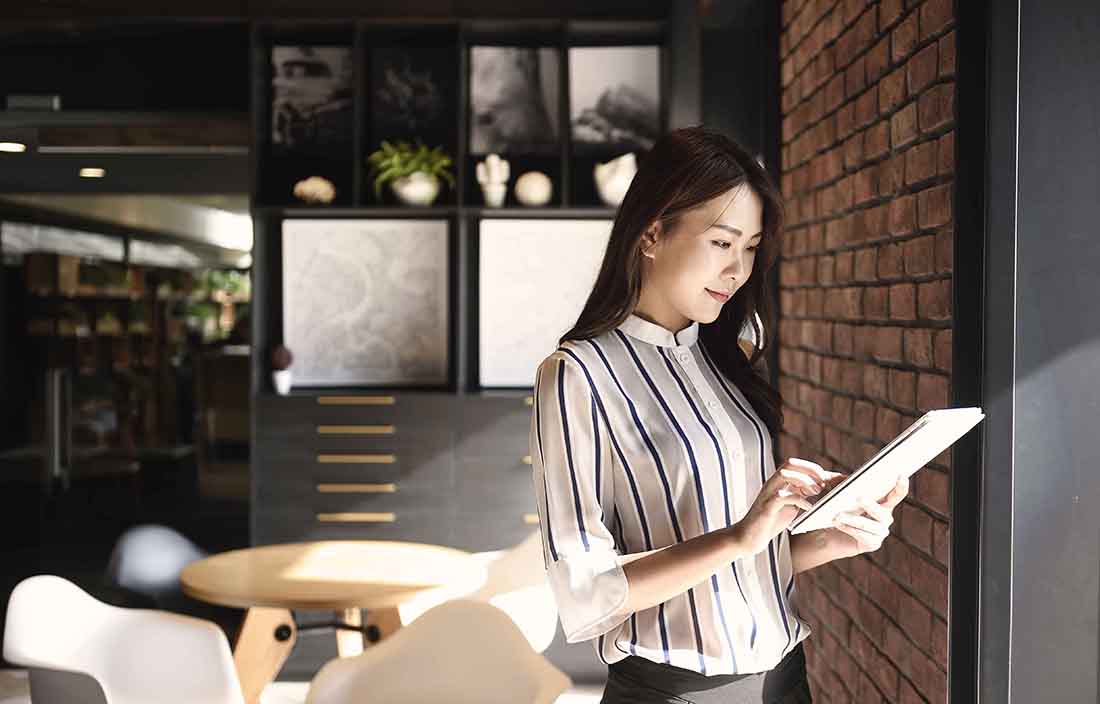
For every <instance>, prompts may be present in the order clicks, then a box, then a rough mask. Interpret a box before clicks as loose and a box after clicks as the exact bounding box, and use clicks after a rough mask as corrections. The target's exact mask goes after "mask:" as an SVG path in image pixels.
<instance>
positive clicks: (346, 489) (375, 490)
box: [317, 484, 397, 494]
mask: <svg viewBox="0 0 1100 704" xmlns="http://www.w3.org/2000/svg"><path fill="white" fill-rule="evenodd" d="M317 491H318V492H319V493H321V494H392V493H394V492H395V491H397V485H396V484H318V485H317Z"/></svg>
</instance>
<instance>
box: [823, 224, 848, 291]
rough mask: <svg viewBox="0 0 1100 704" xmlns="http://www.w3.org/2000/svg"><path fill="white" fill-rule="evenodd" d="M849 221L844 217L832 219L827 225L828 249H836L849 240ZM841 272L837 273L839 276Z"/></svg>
mask: <svg viewBox="0 0 1100 704" xmlns="http://www.w3.org/2000/svg"><path fill="white" fill-rule="evenodd" d="M847 225H848V221H847V220H846V219H844V218H840V219H839V220H831V221H829V222H828V223H826V225H825V247H826V249H836V248H838V247H842V246H844V243H845V242H846V241H847V240H848V227H847ZM839 276H840V274H839V272H838V273H837V277H838V278H839Z"/></svg>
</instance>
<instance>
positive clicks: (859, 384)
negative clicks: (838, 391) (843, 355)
mask: <svg viewBox="0 0 1100 704" xmlns="http://www.w3.org/2000/svg"><path fill="white" fill-rule="evenodd" d="M841 388H843V389H844V391H845V392H846V393H848V394H851V395H852V396H859V395H861V394H862V393H863V365H861V364H860V363H859V362H854V361H851V360H846V361H845V362H844V364H843V365H842V366H841Z"/></svg>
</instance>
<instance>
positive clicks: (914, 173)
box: [905, 140, 939, 186]
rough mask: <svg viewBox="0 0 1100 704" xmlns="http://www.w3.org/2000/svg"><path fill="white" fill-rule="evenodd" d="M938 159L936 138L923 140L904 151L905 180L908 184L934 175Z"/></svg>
mask: <svg viewBox="0 0 1100 704" xmlns="http://www.w3.org/2000/svg"><path fill="white" fill-rule="evenodd" d="M938 160H939V143H938V141H937V140H932V141H929V142H923V143H921V144H917V145H915V146H913V147H912V148H911V149H908V150H907V151H906V152H905V182H906V184H908V185H910V186H911V185H913V184H916V183H920V182H921V181H927V180H928V179H930V178H932V177H934V176H935V175H936V171H937V168H938V163H937V162H938Z"/></svg>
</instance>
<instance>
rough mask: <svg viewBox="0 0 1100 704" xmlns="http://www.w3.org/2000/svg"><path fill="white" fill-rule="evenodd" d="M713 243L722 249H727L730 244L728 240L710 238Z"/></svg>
mask: <svg viewBox="0 0 1100 704" xmlns="http://www.w3.org/2000/svg"><path fill="white" fill-rule="evenodd" d="M712 241H713V242H714V244H716V245H718V246H719V247H722V249H729V248H730V247H731V246H732V245H731V244H730V243H729V242H723V241H722V240H712Z"/></svg>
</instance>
